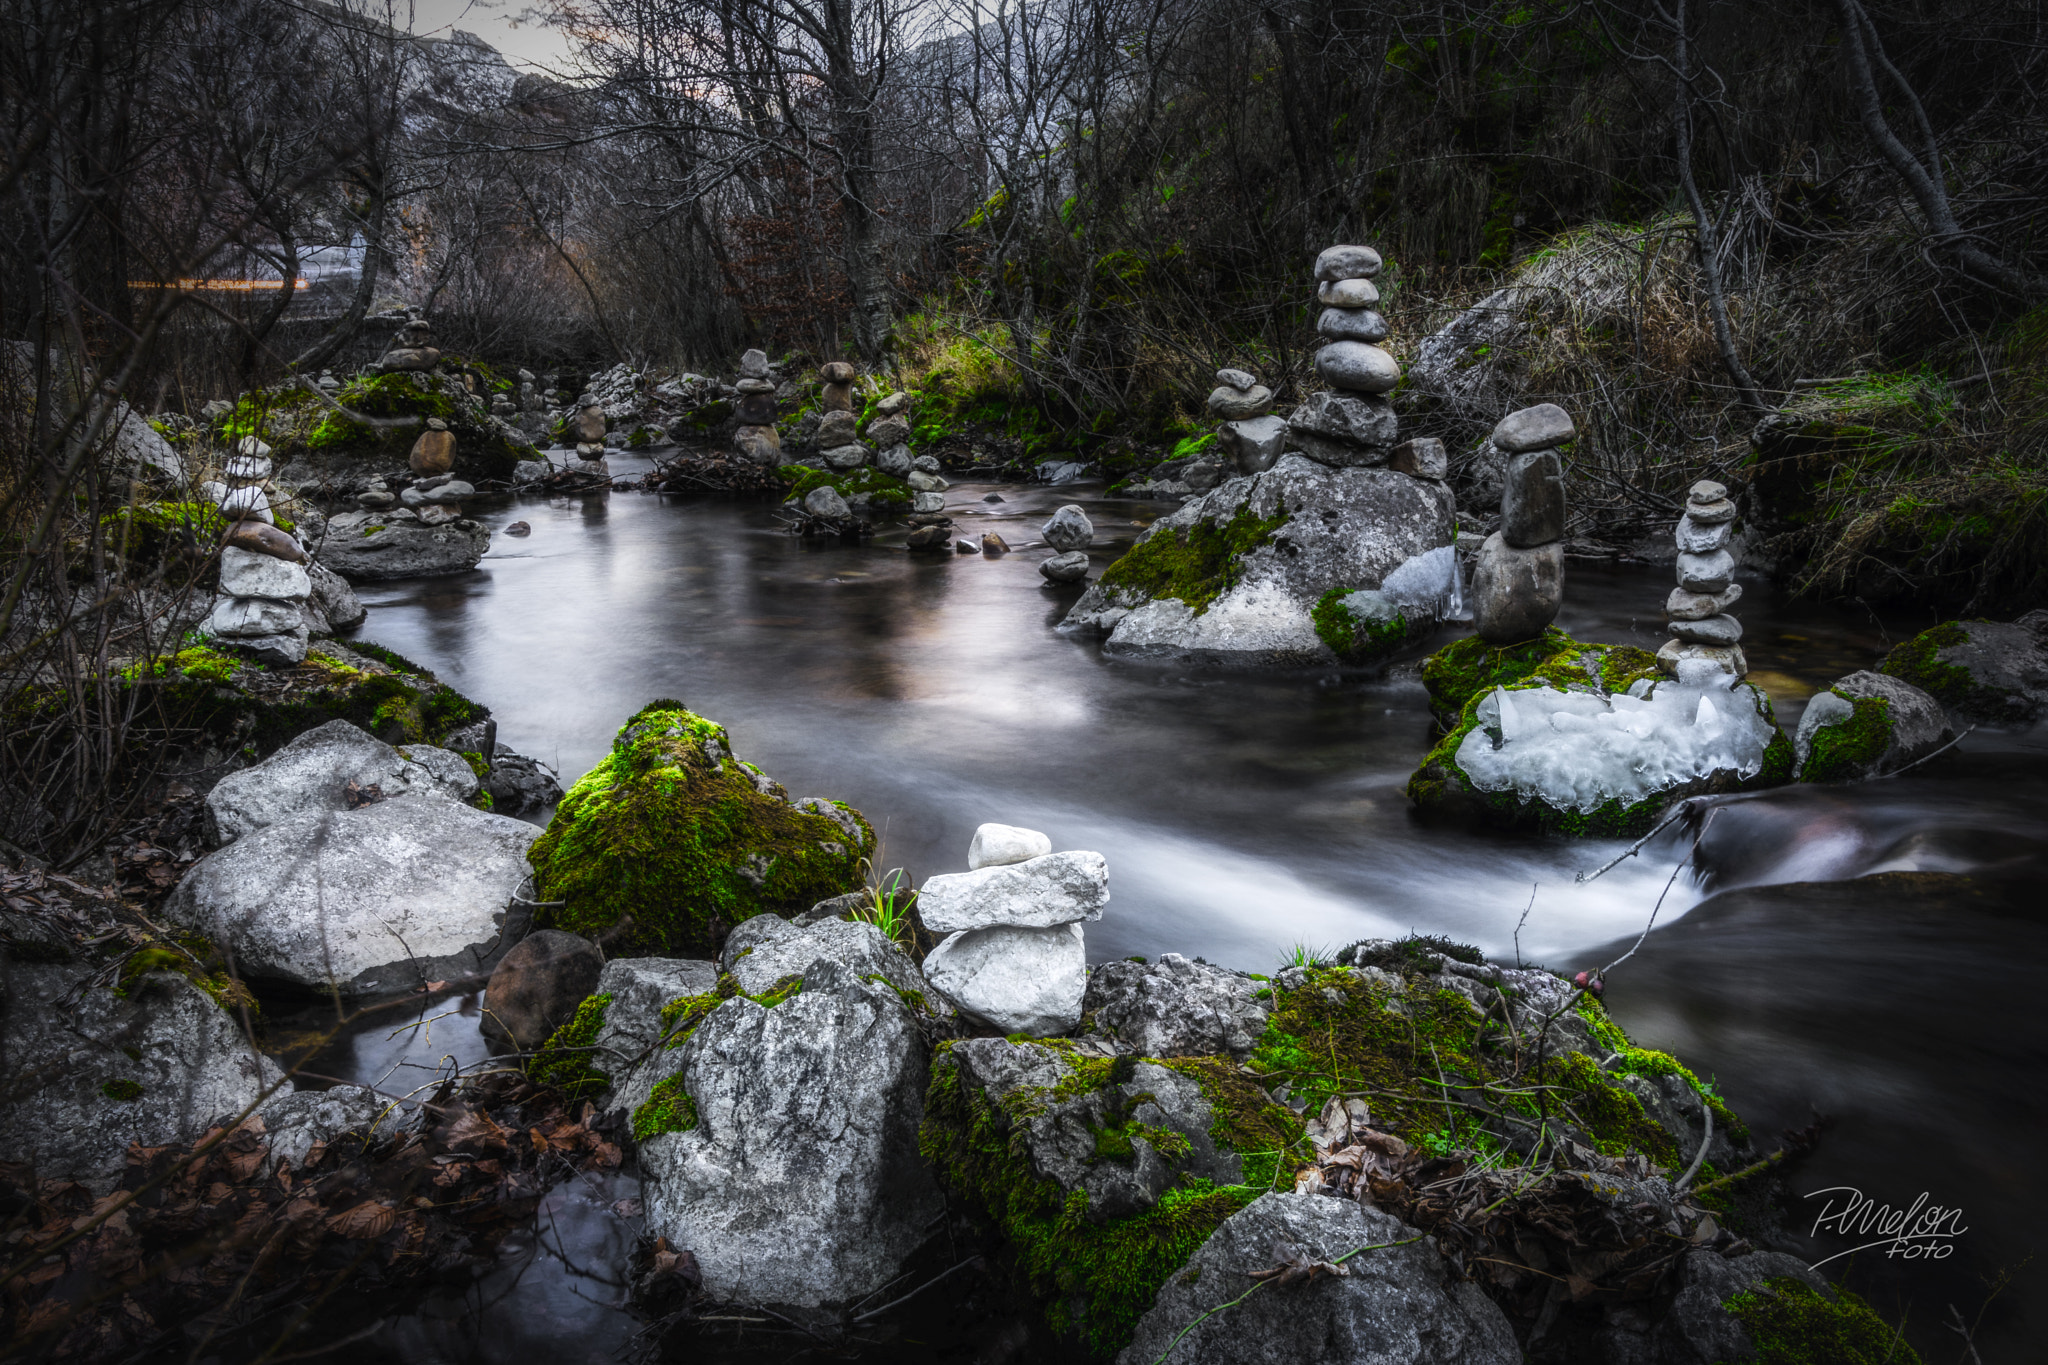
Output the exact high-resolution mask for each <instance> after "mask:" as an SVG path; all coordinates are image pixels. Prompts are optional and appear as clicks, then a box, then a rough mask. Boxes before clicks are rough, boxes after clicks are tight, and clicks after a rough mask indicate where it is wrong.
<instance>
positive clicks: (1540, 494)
mask: <svg viewBox="0 0 2048 1365" xmlns="http://www.w3.org/2000/svg"><path fill="white" fill-rule="evenodd" d="M1577 434H1578V433H1577V430H1576V428H1575V427H1574V426H1573V425H1572V419H1571V414H1570V413H1568V412H1566V411H1565V410H1564V409H1563V408H1561V407H1559V406H1557V404H1555V403H1539V404H1537V405H1536V406H1535V407H1533V408H1523V409H1521V410H1520V411H1519V412H1511V413H1509V414H1508V415H1507V416H1506V417H1503V418H1501V420H1500V423H1499V425H1497V426H1495V427H1494V429H1493V436H1492V437H1491V441H1492V444H1493V448H1494V449H1495V450H1497V451H1499V452H1500V453H1501V454H1503V455H1505V456H1506V457H1507V470H1506V474H1505V477H1504V478H1503V479H1502V481H1501V491H1500V529H1499V530H1498V531H1495V532H1494V533H1493V534H1492V535H1490V536H1488V537H1487V538H1486V541H1485V543H1484V544H1482V545H1481V546H1480V547H1479V558H1478V559H1477V560H1476V561H1475V562H1474V564H1473V566H1472V623H1473V625H1474V626H1475V627H1477V629H1478V632H1479V637H1480V638H1481V639H1483V640H1485V641H1487V642H1488V643H1490V644H1496V645H1512V644H1519V643H1520V642H1522V641H1523V640H1533V639H1535V638H1536V637H1537V636H1538V635H1541V634H1542V633H1543V629H1544V627H1545V626H1548V625H1549V624H1550V623H1551V622H1552V621H1554V620H1556V619H1557V610H1558V608H1559V607H1561V606H1563V605H1564V518H1565V504H1564V461H1563V459H1561V458H1560V457H1559V455H1558V453H1557V447H1559V446H1561V445H1563V444H1564V443H1565V442H1566V441H1569V440H1571V439H1572V438H1573V437H1574V436H1576V435H1577Z"/></svg>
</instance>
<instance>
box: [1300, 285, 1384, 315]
mask: <svg viewBox="0 0 2048 1365" xmlns="http://www.w3.org/2000/svg"><path fill="white" fill-rule="evenodd" d="M1379 301H1380V291H1379V290H1378V289H1377V288H1376V287H1375V286H1374V285H1373V282H1372V281H1371V280H1367V279H1348V280H1325V281H1324V282H1323V283H1321V284H1319V285H1317V286H1316V302H1317V303H1320V304H1322V305H1323V306H1325V307H1327V308H1370V307H1372V306H1373V305H1374V304H1376V303H1378V302H1379Z"/></svg>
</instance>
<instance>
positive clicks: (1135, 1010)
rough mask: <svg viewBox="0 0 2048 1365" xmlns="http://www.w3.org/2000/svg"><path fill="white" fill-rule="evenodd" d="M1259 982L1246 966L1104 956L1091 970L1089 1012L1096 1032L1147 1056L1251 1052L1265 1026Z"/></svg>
mask: <svg viewBox="0 0 2048 1365" xmlns="http://www.w3.org/2000/svg"><path fill="white" fill-rule="evenodd" d="M1259 989H1260V988H1259V983H1258V982H1256V981H1254V980H1252V979H1251V978H1250V977H1248V976H1245V975H1244V974H1242V973H1241V972H1231V971H1225V970H1224V969H1223V968H1221V967H1211V966H1209V965H1208V964H1206V963H1202V962H1190V961H1189V960H1188V959H1187V958H1184V957H1182V956H1181V955H1180V954H1179V953H1165V954H1162V955H1161V957H1160V959H1159V961H1158V962H1156V963H1150V964H1147V963H1143V962H1105V963H1103V964H1102V965H1101V966H1100V967H1097V968H1096V969H1095V970H1094V971H1093V972H1092V973H1090V975H1089V977H1088V992H1087V994H1086V996H1084V997H1083V999H1082V1003H1081V1010H1082V1013H1084V1014H1087V1015H1092V1016H1093V1018H1094V1021H1095V1031H1096V1032H1097V1033H1101V1034H1107V1035H1108V1036H1109V1037H1111V1038H1114V1039H1115V1040H1116V1041H1117V1042H1118V1043H1119V1044H1121V1045H1122V1046H1123V1047H1125V1048H1127V1049H1129V1050H1130V1051H1132V1052H1135V1053H1137V1054H1138V1055H1139V1056H1141V1057H1214V1056H1217V1055H1218V1054H1220V1053H1225V1052H1227V1053H1229V1054H1230V1055H1231V1056H1233V1057H1236V1058H1237V1059H1238V1060H1239V1061H1243V1060H1244V1059H1245V1058H1247V1057H1249V1056H1251V1053H1252V1049H1253V1048H1254V1047H1255V1046H1257V1044H1258V1041H1259V1035H1261V1034H1262V1033H1264V1032H1265V1031H1266V1007H1265V1006H1264V1005H1262V1004H1260V1003H1259V1000H1258V992H1259Z"/></svg>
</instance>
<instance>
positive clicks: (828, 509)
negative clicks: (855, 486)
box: [804, 484, 853, 521]
mask: <svg viewBox="0 0 2048 1365" xmlns="http://www.w3.org/2000/svg"><path fill="white" fill-rule="evenodd" d="M804 511H806V512H809V513H810V514H811V515H812V516H814V517H822V518H824V519H825V520H826V521H845V520H846V519H847V518H849V517H851V516H852V515H853V511H852V509H850V508H849V507H847V505H846V499H845V498H843V497H841V496H840V495H839V490H838V489H836V488H834V487H832V485H830V484H822V485H820V486H819V487H817V488H813V489H812V490H811V491H810V492H808V493H806V494H804Z"/></svg>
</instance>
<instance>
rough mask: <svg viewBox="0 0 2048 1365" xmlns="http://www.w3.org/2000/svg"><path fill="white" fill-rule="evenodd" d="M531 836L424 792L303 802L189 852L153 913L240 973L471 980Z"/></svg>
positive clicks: (360, 986)
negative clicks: (191, 859)
mask: <svg viewBox="0 0 2048 1365" xmlns="http://www.w3.org/2000/svg"><path fill="white" fill-rule="evenodd" d="M538 833H539V831H537V830H536V829H535V828H534V827H533V826H532V825H529V824H526V823H525V822H524V821H520V820H513V819H509V818H507V817H505V816H502V815H491V814H489V813H487V812H484V811H480V810H477V809H475V808H474V807H471V806H465V805H461V804H459V803H457V802H454V801H450V800H448V799H447V798H446V797H443V796H437V795H429V794H416V795H408V796H400V797H396V798H393V799H391V800H387V801H377V802H373V803H371V804H369V805H366V806H363V807H361V808H359V809H357V810H343V811H333V810H323V809H311V810H305V811H301V812H300V813H298V814H296V815H291V816H287V817H286V818H284V819H282V820H279V821H277V822H276V823H274V824H270V825H266V826H264V827H263V828H261V829H258V830H256V831H254V832H253V833H250V834H247V835H244V836H243V837H242V838H240V839H237V840H236V841H235V842H234V843H232V844H229V845H228V846H227V847H226V848H223V849H220V850H218V851H216V852H214V853H210V854H208V855H207V856H206V857H204V858H202V859H200V861H199V862H198V863H197V864H196V865H195V866H194V867H193V868H192V870H191V871H190V872H188V873H187V874H186V875H185V879H184V880H183V881H182V882H180V883H179V884H178V888H177V890H176V891H174V892H173V893H172V894H171V898H170V900H169V901H168V902H167V903H166V905H165V913H166V914H168V915H169V916H170V917H171V918H172V919H174V920H176V921H177V922H179V923H181V924H186V925H189V926H191V927H192V928H195V929H198V930H199V931H201V932H202V933H204V934H206V935H207V936H208V937H209V938H211V939H213V940H214V941H215V942H216V943H218V944H220V945H221V946H222V947H224V948H226V949H228V950H229V951H230V952H231V953H232V954H233V957H234V961H235V963H236V965H237V967H238V968H239V969H240V970H241V971H243V972H244V973H246V974H247V975H250V976H254V977H266V978H271V979H275V980H281V981H288V982H293V983H296V984H298V985H302V986H311V987H316V988H327V987H329V986H332V987H334V988H336V989H338V990H340V991H341V993H342V994H344V995H350V996H359V995H376V994H387V993H390V992H394V991H402V990H412V989H416V988H417V987H419V986H420V985H422V984H424V983H426V982H428V981H448V980H460V979H463V978H468V977H475V976H479V975H481V974H482V973H483V970H484V968H485V965H486V964H487V962H488V961H489V960H490V957H491V955H492V953H493V952H494V951H495V950H496V948H497V947H498V946H499V943H500V940H501V936H502V934H503V932H504V924H505V919H506V914H507V911H508V908H509V907H510V906H511V904H512V900H513V896H514V895H515V893H517V892H518V891H519V888H520V885H521V884H522V883H523V882H524V881H525V880H526V878H527V875H528V870H527V866H526V851H527V848H528V846H529V845H531V844H532V842H533V840H534V837H535V836H536V835H537V834H538Z"/></svg>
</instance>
